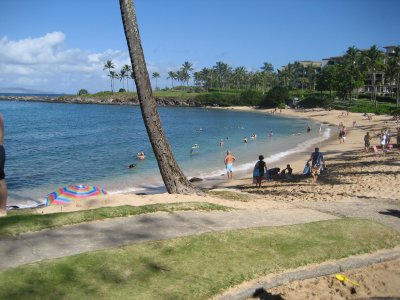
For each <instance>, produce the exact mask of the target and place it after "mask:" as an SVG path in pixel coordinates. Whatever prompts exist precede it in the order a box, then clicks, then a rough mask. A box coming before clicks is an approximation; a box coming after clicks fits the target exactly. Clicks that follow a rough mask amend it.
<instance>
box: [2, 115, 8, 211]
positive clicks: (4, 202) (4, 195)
mask: <svg viewBox="0 0 400 300" xmlns="http://www.w3.org/2000/svg"><path fill="white" fill-rule="evenodd" d="M3 142H4V119H3V115H2V114H0V217H4V216H5V215H7V211H6V205H7V193H8V191H7V185H6V180H5V179H4V177H5V175H4V163H5V160H6V153H5V151H4V147H3Z"/></svg>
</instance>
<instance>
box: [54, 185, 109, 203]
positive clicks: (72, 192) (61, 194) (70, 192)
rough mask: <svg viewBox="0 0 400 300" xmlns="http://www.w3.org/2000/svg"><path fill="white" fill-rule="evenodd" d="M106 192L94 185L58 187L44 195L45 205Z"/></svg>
mask: <svg viewBox="0 0 400 300" xmlns="http://www.w3.org/2000/svg"><path fill="white" fill-rule="evenodd" d="M106 194H107V192H106V191H105V190H103V189H100V188H99V187H97V186H94V185H70V186H66V187H63V188H59V189H58V190H57V191H55V192H52V193H50V194H48V195H47V196H46V206H49V205H50V204H54V203H55V204H66V203H71V202H74V201H75V200H78V199H79V200H81V199H85V198H89V197H93V196H98V195H106Z"/></svg>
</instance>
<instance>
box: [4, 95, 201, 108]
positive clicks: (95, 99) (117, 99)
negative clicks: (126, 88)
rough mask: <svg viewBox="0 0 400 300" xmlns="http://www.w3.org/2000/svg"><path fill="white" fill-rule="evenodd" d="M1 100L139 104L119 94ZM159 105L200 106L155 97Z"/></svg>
mask: <svg viewBox="0 0 400 300" xmlns="http://www.w3.org/2000/svg"><path fill="white" fill-rule="evenodd" d="M0 100H8V101H26V102H47V103H75V104H106V105H139V101H138V99H137V98H133V97H126V96H119V95H117V94H115V95H112V96H106V97H90V96H89V97H88V96H86V97H81V96H58V97H51V96H35V95H32V96H31V95H29V96H27V95H7V96H5V95H0ZM155 100H156V102H157V105H158V106H185V107H187V106H190V107H196V106H198V105H197V103H196V102H195V101H194V100H183V99H173V98H158V97H155Z"/></svg>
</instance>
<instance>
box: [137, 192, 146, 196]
mask: <svg viewBox="0 0 400 300" xmlns="http://www.w3.org/2000/svg"><path fill="white" fill-rule="evenodd" d="M136 195H139V196H146V195H147V194H146V193H137V194H136Z"/></svg>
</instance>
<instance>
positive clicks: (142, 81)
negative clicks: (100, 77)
mask: <svg viewBox="0 0 400 300" xmlns="http://www.w3.org/2000/svg"><path fill="white" fill-rule="evenodd" d="M119 3H120V7H121V17H122V23H123V25H124V30H125V36H126V40H127V43H128V48H129V55H130V58H131V63H132V68H133V72H134V73H135V82H136V87H137V92H138V98H139V103H140V109H141V111H142V117H143V120H144V124H145V126H146V130H147V134H148V135H149V139H150V143H151V146H152V147H153V151H154V154H155V156H156V159H157V163H158V167H159V169H160V173H161V177H162V179H163V181H164V184H165V187H166V188H167V191H168V193H170V194H190V193H195V192H198V190H197V189H196V188H195V187H194V186H193V185H192V184H191V183H190V182H189V180H187V178H186V177H185V175H184V174H183V172H182V171H181V169H180V168H179V166H178V164H177V163H176V160H175V158H174V155H173V154H172V151H171V147H170V145H169V143H168V141H167V138H166V137H165V135H164V130H163V127H162V125H161V120H160V115H159V114H158V111H157V106H156V101H155V99H154V97H153V93H152V91H151V85H150V77H149V73H148V72H147V68H146V62H145V60H144V53H143V49H142V44H141V42H140V35H139V28H138V24H137V21H136V14H135V9H134V6H133V1H132V0H120V1H119Z"/></svg>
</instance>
